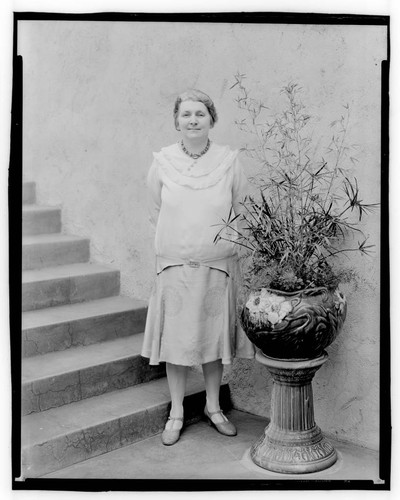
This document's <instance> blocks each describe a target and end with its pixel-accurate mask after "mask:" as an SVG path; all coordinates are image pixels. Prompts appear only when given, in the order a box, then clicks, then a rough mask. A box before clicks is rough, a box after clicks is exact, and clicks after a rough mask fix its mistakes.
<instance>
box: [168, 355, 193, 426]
mask: <svg viewBox="0 0 400 500" xmlns="http://www.w3.org/2000/svg"><path fill="white" fill-rule="evenodd" d="M166 368H167V380H168V387H169V392H170V394H171V412H170V417H172V418H182V417H183V398H184V396H185V390H186V379H187V372H188V367H187V366H183V365H173V364H172V363H166ZM181 427H182V422H181V421H180V420H168V422H167V425H166V426H165V428H166V429H168V430H179V429H180V428H181Z"/></svg>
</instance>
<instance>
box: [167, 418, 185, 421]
mask: <svg viewBox="0 0 400 500" xmlns="http://www.w3.org/2000/svg"><path fill="white" fill-rule="evenodd" d="M168 420H179V421H180V422H183V417H168Z"/></svg>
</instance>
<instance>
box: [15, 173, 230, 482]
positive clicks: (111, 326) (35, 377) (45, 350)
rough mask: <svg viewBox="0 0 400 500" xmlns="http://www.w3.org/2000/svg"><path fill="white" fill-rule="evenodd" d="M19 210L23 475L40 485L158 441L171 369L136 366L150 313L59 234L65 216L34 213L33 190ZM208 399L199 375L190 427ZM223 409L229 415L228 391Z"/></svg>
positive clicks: (80, 241)
mask: <svg viewBox="0 0 400 500" xmlns="http://www.w3.org/2000/svg"><path fill="white" fill-rule="evenodd" d="M23 202H24V206H23V273H22V311H23V312H22V356H23V360H22V413H23V417H22V434H21V443H22V446H21V447H22V450H21V451H22V475H23V477H39V476H43V475H45V474H48V473H50V472H54V471H56V470H60V469H62V468H64V467H67V466H70V465H72V464H76V463H78V462H81V461H84V460H87V459H90V458H92V457H95V456H98V455H101V454H103V453H106V452H109V451H112V450H115V449H117V448H120V447H122V446H126V445H129V444H132V443H135V442H138V441H140V440H143V439H145V438H147V437H150V436H153V435H155V434H157V433H159V432H161V430H162V429H163V427H164V424H165V420H166V418H167V415H168V412H169V404H170V400H169V391H168V385H167V381H166V378H165V367H164V366H163V365H160V366H158V367H154V366H149V365H148V360H145V359H144V358H142V357H141V356H140V349H141V344H142V338H143V330H144V323H145V317H146V304H145V303H144V302H143V301H140V300H136V299H132V298H129V297H124V296H121V295H120V273H119V271H118V270H115V269H112V268H110V267H108V266H103V265H98V264H94V263H90V262H89V258H90V251H89V249H90V242H89V240H88V239H86V238H79V237H75V236H70V235H66V234H62V233H61V210H60V209H59V208H51V207H41V206H38V205H36V194H35V184H34V183H32V182H29V183H24V190H23ZM204 399H205V395H204V383H203V380H202V378H201V377H199V375H198V374H196V373H194V372H193V373H191V375H190V377H189V380H188V387H187V397H186V401H185V417H186V420H187V421H188V422H189V423H190V422H194V421H197V420H198V419H199V418H200V415H201V412H202V409H203V407H204ZM221 399H222V401H221V404H222V406H223V407H225V408H229V403H230V401H229V389H228V386H227V385H223V387H222V391H221Z"/></svg>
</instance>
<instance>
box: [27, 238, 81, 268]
mask: <svg viewBox="0 0 400 500" xmlns="http://www.w3.org/2000/svg"><path fill="white" fill-rule="evenodd" d="M89 257H90V242H89V240H78V241H67V242H62V243H38V244H35V245H23V247H22V269H23V270H24V271H26V270H31V269H42V268H44V267H54V266H62V265H68V264H78V263H83V262H88V261H89Z"/></svg>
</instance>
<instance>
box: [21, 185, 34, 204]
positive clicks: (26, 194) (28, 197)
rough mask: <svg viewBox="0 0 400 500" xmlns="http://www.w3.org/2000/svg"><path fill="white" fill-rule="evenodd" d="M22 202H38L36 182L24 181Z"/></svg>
mask: <svg viewBox="0 0 400 500" xmlns="http://www.w3.org/2000/svg"><path fill="white" fill-rule="evenodd" d="M22 202H23V203H35V202H36V184H35V183H34V182H24V184H23V186H22Z"/></svg>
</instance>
